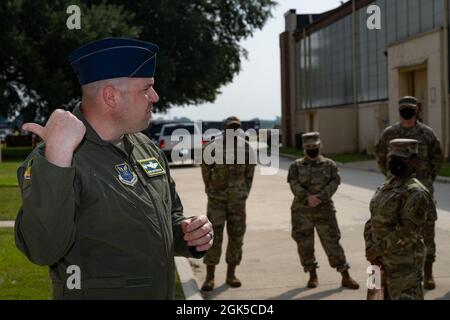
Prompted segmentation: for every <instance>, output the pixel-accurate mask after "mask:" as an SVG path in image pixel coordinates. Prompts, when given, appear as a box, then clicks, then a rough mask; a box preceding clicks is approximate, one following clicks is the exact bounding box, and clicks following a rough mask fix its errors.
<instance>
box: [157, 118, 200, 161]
mask: <svg viewBox="0 0 450 320" xmlns="http://www.w3.org/2000/svg"><path fill="white" fill-rule="evenodd" d="M204 143H205V140H204V139H203V137H202V132H201V130H200V128H199V127H198V125H197V124H196V123H194V122H181V123H169V124H164V125H163V126H162V127H161V133H160V135H159V147H160V148H161V150H162V151H163V152H164V154H165V155H166V157H167V160H168V161H169V162H172V160H175V159H172V158H173V157H172V151H174V148H175V152H176V154H174V156H175V157H177V156H178V157H183V160H184V159H186V158H189V159H194V154H195V150H199V151H197V152H198V153H199V155H200V157H201V149H202V145H203V144H204Z"/></svg>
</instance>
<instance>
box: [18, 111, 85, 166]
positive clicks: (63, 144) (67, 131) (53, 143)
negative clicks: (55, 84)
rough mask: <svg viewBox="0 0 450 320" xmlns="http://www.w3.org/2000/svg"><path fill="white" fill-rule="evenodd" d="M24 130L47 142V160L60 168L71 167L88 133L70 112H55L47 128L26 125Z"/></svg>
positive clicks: (30, 124) (32, 124) (31, 124)
mask: <svg viewBox="0 0 450 320" xmlns="http://www.w3.org/2000/svg"><path fill="white" fill-rule="evenodd" d="M22 129H23V130H26V131H30V132H32V133H34V134H36V135H38V136H39V137H41V139H42V140H44V142H45V158H46V159H47V160H48V161H49V162H51V163H53V164H54V165H57V166H59V167H66V168H67V167H70V166H71V165H72V157H73V153H74V151H75V149H76V148H77V147H78V145H79V144H80V143H81V141H82V140H83V138H84V134H85V133H86V127H85V126H84V124H83V122H82V121H80V120H79V119H78V118H77V117H75V116H74V115H73V114H72V113H70V112H69V111H64V110H61V109H57V110H55V111H54V112H53V113H52V114H51V116H50V118H49V119H48V121H47V124H46V125H45V127H42V126H40V125H38V124H37V123H25V124H24V125H23V126H22Z"/></svg>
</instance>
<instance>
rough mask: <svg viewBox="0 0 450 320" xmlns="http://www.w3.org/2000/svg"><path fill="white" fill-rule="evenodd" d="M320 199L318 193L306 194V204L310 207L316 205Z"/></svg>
mask: <svg viewBox="0 0 450 320" xmlns="http://www.w3.org/2000/svg"><path fill="white" fill-rule="evenodd" d="M321 202H322V201H321V200H320V198H319V196H318V195H311V196H308V206H309V207H310V208H315V207H317V206H318V205H319V204H320V203H321Z"/></svg>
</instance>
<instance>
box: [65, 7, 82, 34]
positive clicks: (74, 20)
mask: <svg viewBox="0 0 450 320" xmlns="http://www.w3.org/2000/svg"><path fill="white" fill-rule="evenodd" d="M66 13H67V14H70V16H69V17H68V18H67V21H66V26H67V29H69V30H74V29H78V30H79V29H81V9H80V7H79V6H77V5H74V4H73V5H71V6H68V7H67V11H66Z"/></svg>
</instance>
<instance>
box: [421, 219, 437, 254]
mask: <svg viewBox="0 0 450 320" xmlns="http://www.w3.org/2000/svg"><path fill="white" fill-rule="evenodd" d="M435 225H436V222H435V221H430V220H428V221H427V222H426V224H425V226H424V228H423V240H424V242H425V247H426V248H427V258H426V261H427V262H431V263H433V262H434V261H435V260H436V243H435V242H434V234H435Z"/></svg>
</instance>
